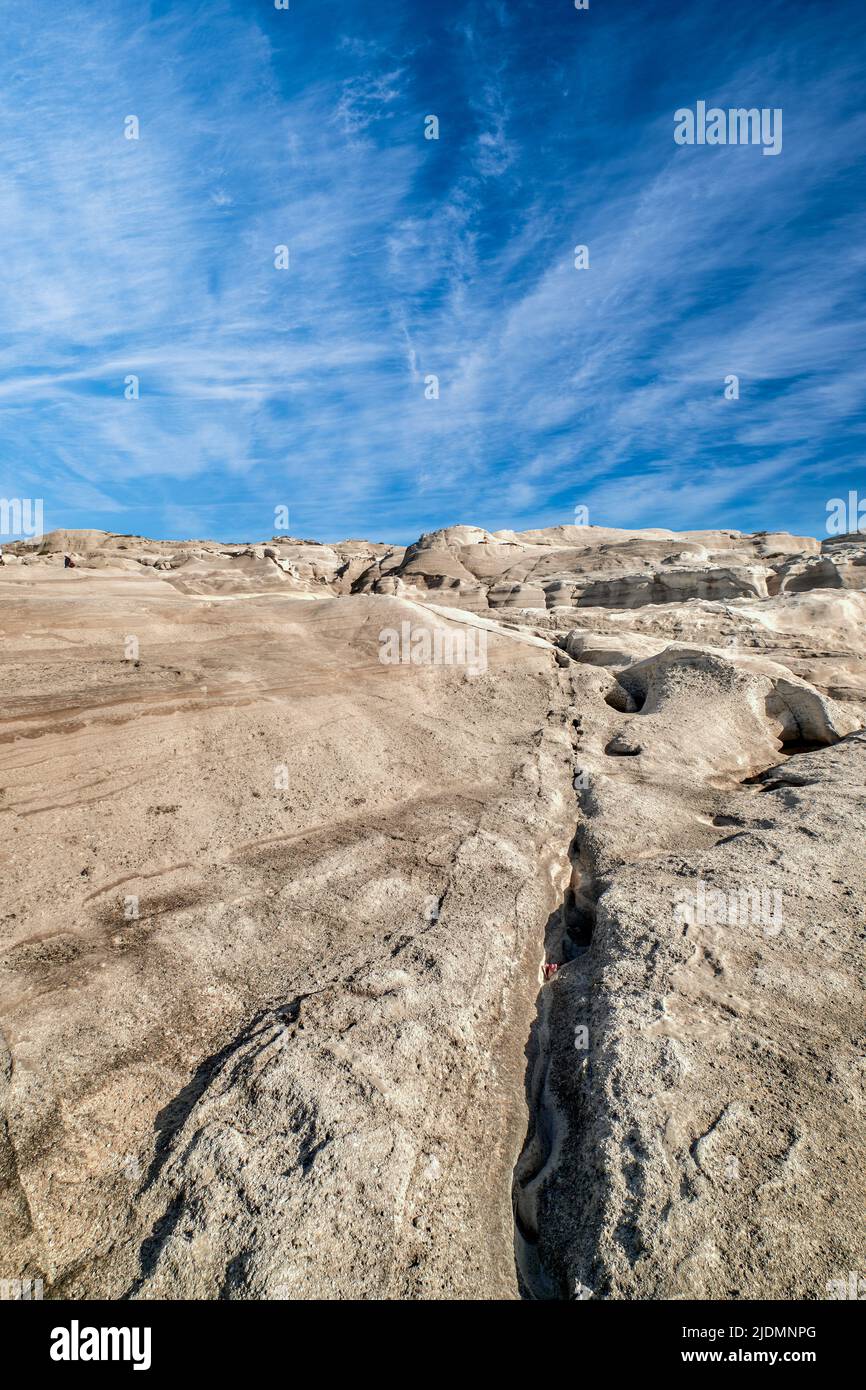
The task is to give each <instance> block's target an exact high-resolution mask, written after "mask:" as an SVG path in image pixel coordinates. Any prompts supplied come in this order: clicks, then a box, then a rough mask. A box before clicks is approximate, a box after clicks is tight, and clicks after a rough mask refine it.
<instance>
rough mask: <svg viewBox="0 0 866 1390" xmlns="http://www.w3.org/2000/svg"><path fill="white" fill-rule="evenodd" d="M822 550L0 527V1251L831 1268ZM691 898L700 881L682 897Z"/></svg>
mask: <svg viewBox="0 0 866 1390" xmlns="http://www.w3.org/2000/svg"><path fill="white" fill-rule="evenodd" d="M863 553H864V551H863V544H862V538H860V537H857V536H849V537H840V538H837V539H834V540H833V541H830V542H824V544H823V545H821V544H819V542H817V541H815V540H812V539H811V538H808V537H794V536H788V535H784V534H779V533H770V532H763V533H758V534H756V535H745V534H742V533H739V532H736V531H727V530H716V531H696V532H689V533H683V534H677V533H674V532H669V531H665V530H652V531H621V530H616V529H613V528H602V527H575V526H561V527H551V528H545V529H540V530H533V531H527V532H514V531H499V532H495V533H493V532H488V531H485V530H483V529H482V528H480V527H472V526H454V527H448V528H445V529H443V530H439V531H435V532H430V533H428V534H425V535H424V536H422V537H420V538H419V539H418V540H417V541H416V542H414V544H412V545H409V546H404V545H396V544H395V545H390V544H387V543H385V542H382V541H366V540H348V541H335V542H332V543H327V544H320V543H318V542H316V541H312V540H305V539H303V538H298V537H291V536H279V535H278V536H273V537H269V538H266V539H259V540H248V541H242V542H238V543H236V544H228V543H223V542H213V541H207V540H192V541H155V540H149V539H145V538H142V537H135V536H123V535H117V534H109V533H105V532H97V531H61V532H54V533H51V534H50V535H48V536H46V537H44V538H43V539H42V541H40V542H35V543H34V542H30V543H28V542H19V543H17V544H13V545H11V546H4V565H3V568H2V571H0V605H2V606H0V640H2V649H3V670H4V696H5V699H4V709H3V721H2V728H0V817H2V822H3V829H4V834H3V849H2V851H0V853H2V869H3V883H4V900H3V905H2V909H0V1271H2V1273H3V1275H4V1277H9V1278H14V1277H18V1276H31V1277H42V1278H44V1280H45V1284H46V1295H47V1296H48V1297H55V1298H63V1297H67V1296H83V1297H87V1298H101V1297H107V1298H126V1297H131V1298H136V1299H138V1298H143V1299H147V1298H172V1299H181V1298H190V1297H197V1298H214V1299H217V1298H226V1299H254V1298H269V1299H273V1298H314V1297H324V1298H355V1297H361V1298H382V1297H395V1298H465V1299H469V1298H477V1297H493V1298H505V1299H509V1298H515V1297H518V1296H520V1295H521V1294H523V1295H524V1296H529V1297H541V1298H573V1297H580V1298H583V1297H587V1296H592V1297H597V1298H666V1299H667V1298H689V1297H697V1298H713V1299H734V1300H736V1299H740V1298H748V1297H762V1298H789V1297H793V1298H805V1299H812V1298H823V1297H825V1296H826V1287H827V1283H828V1281H829V1280H832V1279H833V1278H836V1277H844V1276H845V1274H846V1272H847V1271H848V1270H852V1269H859V1268H860V1267H861V1265H862V1248H861V1243H860V1240H859V1229H860V1226H859V1221H860V1213H861V1212H862V1203H863V1197H864V1193H863V1175H862V1172H861V1169H862V1165H860V1164H859V1163H858V1162H857V1160H856V1155H857V1154H858V1153H859V1151H860V1150H861V1148H862V1142H863V1112H862V1083H863V1076H862V1049H861V1047H860V1044H859V1043H858V1033H857V1027H858V1022H859V1021H860V1019H861V1018H862V1003H863V996H862V979H863V960H862V944H863V943H862V921H863V909H862V851H863V843H864V830H866V809H864V808H866V789H864V776H866V739H864V735H863V734H862V733H861V732H860V731H861V730H862V729H863V727H864V725H866V593H864V592H863V585H862V582H861V578H862V575H863V574H864V573H866V567H864V565H863V558H862V557H863ZM64 555H70V556H72V557H74V560H75V568H72V569H66V568H65V567H64ZM419 630H422V631H423V633H425V634H426V636H427V638H428V639H429V643H428V646H427V647H426V648H424V647H423V646H422V647H420V648H412V650H415V651H416V655H417V652H418V651H420V652H421V659H420V660H416V659H415V658H414V657H413V655H412V650H410V648H409V646H408V645H407V641H406V639H408V638H410V637H411V636H412V635H413V634H415V635H416V636H417V634H418V632H419ZM384 634H390V637H389V638H388V642H389V643H392V644H396V645H397V647H398V648H399V650H400V651H401V652H402V657H401V658H398V659H397V660H396V661H393V660H390V659H389V660H385V659H383V653H385V652H386V651H387V650H389V648H388V646H387V644H385V641H384ZM437 643H438V647H437V645H436V644H437ZM401 644H402V645H401ZM425 650H426V651H427V652H428V657H426V658H425V657H424V654H423V653H424V651H425ZM436 650H439V651H440V653H441V652H442V651H444V652H447V653H449V654H450V656H449V658H448V660H445V661H444V664H435V663H433V664H431V662H430V658H429V653H430V652H431V651H434V652H435V651H436ZM468 651H472V652H474V653H475V660H474V663H469V662H468V661H466V660H465V659H463V658H461V657H460V653H461V652H463V653H466V652H468ZM455 653H457V658H456V659H454V654H455ZM479 653H480V656H479ZM701 884H703V888H700V887H699V885H701ZM699 892H701V893H703V894H704V896H705V898H706V894H707V893H709V894H710V895H711V897H710V901H711V902H718V900H721V899H722V898H723V900H724V902H725V903H726V904H731V903H734V904H740V908H741V909H742V910H739V909H738V911H739V915H737V913H734V917H733V920H730V921H728V920H725V921H719V920H717V919H712V914H711V918H710V920H706V918H705V917H704V918H703V919H702V918H701V917H700V914H698V915H697V916H695V914H693V920H689V919H688V913H687V912H686V911H685V908H687V907H688V903H689V901H690V900H689V899H688V897H687V895H688V894H692V895H693V896H694V895H697V894H698V893H699ZM713 894H715V895H716V897H715V898H713V897H712V895H713ZM743 894H745V895H746V896H745V898H744V897H743V896H742V895H743ZM755 894H757V897H755ZM762 895H763V896H762ZM775 895H779V896H778V899H777V897H776V896H775ZM768 905H769V906H768ZM777 908H778V910H777ZM765 909H766V911H765ZM770 909H772V910H770ZM762 912H763V913H764V917H761V913H762ZM750 914H751V915H750ZM753 918H754V920H753ZM545 964H547V965H556V966H558V969H557V970H556V971H555V972H554V971H552V970H549V971H544V970H543V969H542V966H544V965H545ZM584 1030H586V1031H585V1033H584Z"/></svg>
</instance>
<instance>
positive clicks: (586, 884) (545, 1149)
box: [512, 834, 606, 1301]
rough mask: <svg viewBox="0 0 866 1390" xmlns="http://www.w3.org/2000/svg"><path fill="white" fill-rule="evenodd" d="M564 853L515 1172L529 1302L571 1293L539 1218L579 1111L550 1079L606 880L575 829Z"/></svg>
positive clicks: (520, 1274)
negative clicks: (565, 866)
mask: <svg viewBox="0 0 866 1390" xmlns="http://www.w3.org/2000/svg"><path fill="white" fill-rule="evenodd" d="M569 859H570V860H571V864H572V881H571V886H570V887H569V889H568V890H567V892H566V893H565V895H564V897H563V900H562V902H561V903H560V904H559V906H558V907H557V908H556V909H555V910H554V911H553V912H552V913H551V914H550V917H549V918H548V920H547V924H546V927H545V932H544V968H543V969H542V972H541V974H542V977H543V979H544V983H542V985H541V988H540V989H539V992H538V996H537V998H536V1014H535V1020H534V1022H533V1024H532V1027H531V1029H530V1032H529V1038H528V1040H527V1044H526V1052H525V1055H526V1077H525V1094H526V1108H527V1111H528V1123H527V1130H526V1137H525V1139H524V1142H523V1147H522V1149H521V1152H520V1156H519V1158H518V1160H517V1163H516V1164H515V1166H514V1172H513V1176H512V1207H513V1212H514V1261H515V1267H516V1271H517V1281H518V1287H519V1290H520V1295H521V1298H524V1299H528V1300H545V1301H547V1300H560V1299H563V1300H564V1299H568V1298H570V1297H571V1295H570V1292H569V1291H568V1289H567V1288H566V1287H565V1284H564V1282H563V1279H562V1276H561V1275H560V1274H559V1273H558V1272H557V1271H555V1270H553V1269H551V1268H549V1267H548V1266H547V1265H546V1263H545V1258H544V1249H543V1241H542V1239H541V1223H542V1221H543V1215H544V1193H545V1187H546V1184H547V1182H548V1179H549V1178H550V1177H551V1176H552V1174H554V1173H555V1172H556V1169H557V1167H558V1165H559V1162H560V1156H561V1151H562V1146H563V1143H564V1141H565V1139H566V1137H567V1132H568V1125H569V1123H571V1124H575V1123H578V1124H579V1123H580V1116H579V1114H572V1113H571V1112H569V1120H568V1121H566V1118H565V1115H564V1114H563V1110H562V1107H561V1106H560V1104H559V1103H558V1101H557V1098H556V1095H555V1094H554V1089H553V1086H552V1084H551V1076H550V1070H551V1069H550V1063H551V1057H552V1053H553V1050H554V1047H555V1046H556V1044H557V1039H558V1035H559V1032H560V1031H561V1028H562V1026H563V1020H564V1017H565V1016H566V1015H569V1016H570V1014H571V1009H570V1007H569V996H570V992H571V985H572V983H575V982H577V981H579V983H578V986H577V987H578V991H579V992H580V993H581V994H582V993H583V992H584V990H585V988H586V986H587V983H588V973H589V972H588V968H587V967H588V961H587V960H586V959H584V958H585V957H586V956H587V954H588V953H589V951H590V948H591V945H592V937H593V930H594V927H595V918H596V904H597V901H598V898H599V897H600V895H601V893H602V891H603V889H604V887H606V885H605V884H600V883H598V882H596V881H595V880H594V879H593V877H592V876H591V875H590V874H589V873H588V871H587V866H586V863H585V858H584V855H583V853H582V851H581V848H580V840H579V834H576V835H575V838H574V840H573V841H572V844H571V847H570V850H569ZM548 972H550V973H548ZM545 977H546V978H545ZM565 1026H566V1027H567V1026H569V1025H568V1024H566V1025H565Z"/></svg>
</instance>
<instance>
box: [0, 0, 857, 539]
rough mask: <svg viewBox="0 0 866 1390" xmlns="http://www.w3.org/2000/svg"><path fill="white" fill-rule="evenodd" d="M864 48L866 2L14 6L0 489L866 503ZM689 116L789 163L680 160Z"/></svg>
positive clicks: (389, 501) (174, 509)
mask: <svg viewBox="0 0 866 1390" xmlns="http://www.w3.org/2000/svg"><path fill="white" fill-rule="evenodd" d="M864 57H866V7H864V6H863V4H862V3H861V0H856V3H855V0H834V3H833V4H832V5H830V4H811V3H805V0H797V2H796V3H792V2H791V0H788V3H782V0H761V4H760V5H758V4H755V3H754V0H729V2H728V3H724V4H720V3H718V0H714V2H713V3H710V2H709V0H688V2H687V0H681V3H676V4H673V3H655V4H651V3H649V0H591V3H590V9H589V10H588V11H576V10H575V9H574V7H573V3H572V0H519V2H518V0H512V3H506V0H435V3H431V2H426V3H421V0H337V3H333V4H327V3H325V0H291V7H290V9H289V10H288V11H283V10H276V9H275V7H274V5H273V0H171V3H168V2H167V0H152V3H150V4H148V3H147V2H146V0H142V3H136V4H134V5H131V4H129V3H128V0H126V2H125V3H123V2H122V0H67V3H64V4H63V5H58V4H55V3H50V0H30V3H28V4H26V5H24V4H21V3H19V0H15V3H12V2H11V0H0V130H2V138H0V180H2V188H3V197H2V200H0V496H2V497H25V498H28V497H42V498H44V505H45V526H46V529H48V528H50V527H55V526H72V527H81V526H97V527H104V528H106V529H110V530H116V531H132V532H140V533H143V534H147V535H157V536H166V537H182V536H193V535H195V536H213V537H216V538H222V539H249V538H253V537H261V536H265V535H270V534H272V533H273V531H274V508H275V507H277V506H279V505H284V506H287V507H288V508H289V511H290V529H291V532H292V533H293V534H295V535H305V536H314V537H318V538H320V539H337V538H340V537H345V536H365V537H367V538H369V539H373V540H380V539H381V540H398V541H399V540H404V541H405V540H410V539H413V538H414V537H415V536H416V535H417V534H418V533H419V532H421V531H424V530H431V529H434V528H435V527H439V526H445V525H450V524H453V523H456V522H469V523H473V524H477V525H482V526H486V527H488V528H490V529H491V530H494V529H500V528H505V527H510V528H514V529H524V528H527V527H532V526H546V525H558V524H563V523H565V524H567V523H569V522H571V520H572V519H573V514H574V508H575V506H577V505H585V506H587V507H588V508H589V513H590V520H591V521H592V522H594V523H596V524H598V525H614V526H635V527H640V526H670V527H674V528H677V529H686V528H697V527H707V526H735V527H739V528H742V529H757V528H768V529H776V528H786V529H790V530H794V531H797V532H802V533H809V534H822V533H823V531H824V520H825V504H826V501H827V499H828V498H830V497H833V496H838V495H842V494H844V493H847V491H848V490H849V489H851V488H859V490H860V493H861V495H863V494H864V493H866V469H864V466H863V458H864V423H866V409H864V394H866V392H864V385H866V379H864V356H863V347H864V331H863V330H864V299H863V273H864V262H866V216H864V205H866V178H864V172H863V171H864V166H866V158H864V156H866V114H864V111H863V99H862V98H863V88H864V71H863V70H864ZM698 100H706V101H708V102H709V103H710V104H716V105H719V106H722V107H727V106H745V107H751V106H755V107H781V108H782V110H783V149H782V153H781V154H780V155H778V156H777V157H766V156H763V155H762V151H761V149H760V148H759V147H754V146H745V147H743V146H726V147H708V146H697V145H695V146H678V145H677V144H676V143H675V142H674V139H673V130H674V111H675V110H676V109H678V108H680V107H686V106H690V107H692V108H694V106H695V104H696V102H697V101H698ZM130 114H133V115H136V116H137V117H138V118H139V122H140V138H139V139H138V140H137V141H134V140H127V139H125V138H124V134H123V131H124V119H125V117H127V116H128V115H130ZM430 114H435V115H436V116H438V118H439V121H440V138H439V140H438V141H433V140H425V138H424V121H425V117H426V116H427V115H430ZM281 244H285V245H287V246H288V247H289V248H290V259H291V265H290V269H289V270H288V271H279V270H276V269H275V268H274V248H275V246H277V245H281ZM577 244H586V245H588V246H589V249H590V268H589V269H588V270H582V271H578V270H576V269H575V268H574V264H573V251H574V247H575V245H577ZM731 373H735V374H737V375H738V376H739V377H740V383H741V385H740V393H741V394H740V399H739V400H738V401H729V400H725V399H724V394H723V393H724V381H725V377H726V376H728V375H729V374H731ZM130 374H135V375H137V376H138V377H139V379H140V399H138V400H126V399H125V398H124V382H125V379H126V377H127V376H128V375H130ZM430 374H436V375H437V376H438V377H439V379H440V396H439V399H438V400H428V399H426V398H425V378H426V377H427V376H428V375H430Z"/></svg>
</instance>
